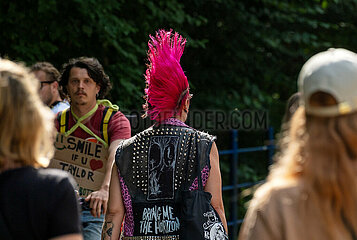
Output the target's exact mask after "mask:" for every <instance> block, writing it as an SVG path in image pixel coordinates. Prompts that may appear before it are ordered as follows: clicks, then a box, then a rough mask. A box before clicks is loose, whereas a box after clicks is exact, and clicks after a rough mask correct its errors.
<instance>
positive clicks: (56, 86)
mask: <svg viewBox="0 0 357 240" xmlns="http://www.w3.org/2000/svg"><path fill="white" fill-rule="evenodd" d="M51 88H52V90H57V89H58V82H57V81H55V82H53V83H52V84H51Z"/></svg>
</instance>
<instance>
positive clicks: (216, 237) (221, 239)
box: [203, 210, 228, 240]
mask: <svg viewBox="0 0 357 240" xmlns="http://www.w3.org/2000/svg"><path fill="white" fill-rule="evenodd" d="M203 216H204V217H206V218H207V222H205V223H204V224H203V229H204V233H205V239H208V240H225V239H228V236H227V234H226V232H225V231H224V227H223V224H222V223H221V222H220V221H219V219H218V218H217V216H216V213H215V212H214V211H213V210H212V211H209V212H206V213H204V214H203Z"/></svg>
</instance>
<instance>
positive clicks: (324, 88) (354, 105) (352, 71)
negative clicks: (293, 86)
mask: <svg viewBox="0 0 357 240" xmlns="http://www.w3.org/2000/svg"><path fill="white" fill-rule="evenodd" d="M298 88H299V91H300V92H301V93H302V98H301V101H302V105H303V106H305V111H306V113H307V114H310V115H315V116H322V117H333V116H338V115H343V114H348V113H351V112H354V111H357V54H356V53H354V52H351V51H349V50H346V49H342V48H339V49H334V48H331V49H329V50H327V51H324V52H321V53H318V54H316V55H314V56H312V57H311V58H310V59H309V60H308V61H307V62H306V63H305V64H304V66H303V67H302V69H301V71H300V74H299V78H298ZM316 92H325V93H328V94H330V95H332V96H333V97H334V98H335V99H336V101H337V105H334V106H326V107H316V106H311V105H310V103H309V99H310V97H311V96H312V94H314V93H316Z"/></svg>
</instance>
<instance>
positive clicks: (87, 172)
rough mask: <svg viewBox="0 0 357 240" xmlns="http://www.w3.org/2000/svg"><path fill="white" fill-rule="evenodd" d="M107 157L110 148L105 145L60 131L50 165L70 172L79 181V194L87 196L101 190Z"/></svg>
mask: <svg viewBox="0 0 357 240" xmlns="http://www.w3.org/2000/svg"><path fill="white" fill-rule="evenodd" d="M107 159H108V149H106V148H105V147H104V146H103V145H101V144H98V143H94V142H90V141H86V140H84V139H81V138H77V137H73V136H68V137H65V136H64V135H63V134H60V133H59V134H58V135H57V138H56V142H55V156H54V158H53V159H52V160H51V162H50V165H49V166H48V167H50V168H58V169H61V170H64V171H67V172H69V173H70V174H71V175H72V176H73V177H74V179H75V180H76V182H77V185H78V192H79V195H80V196H81V197H86V196H88V195H89V194H90V193H91V192H94V191H97V190H99V188H100V186H101V184H102V182H103V179H104V173H105V166H106V163H107Z"/></svg>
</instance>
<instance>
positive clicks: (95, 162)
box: [90, 159, 103, 171]
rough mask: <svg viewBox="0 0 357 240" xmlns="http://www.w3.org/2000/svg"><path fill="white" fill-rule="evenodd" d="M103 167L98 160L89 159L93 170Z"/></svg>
mask: <svg viewBox="0 0 357 240" xmlns="http://www.w3.org/2000/svg"><path fill="white" fill-rule="evenodd" d="M102 167H103V162H102V161H100V160H95V159H92V160H90V168H91V169H92V170H93V171H95V170H97V169H100V168H102Z"/></svg>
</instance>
